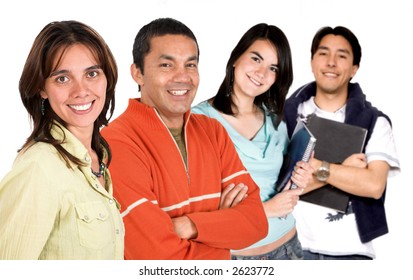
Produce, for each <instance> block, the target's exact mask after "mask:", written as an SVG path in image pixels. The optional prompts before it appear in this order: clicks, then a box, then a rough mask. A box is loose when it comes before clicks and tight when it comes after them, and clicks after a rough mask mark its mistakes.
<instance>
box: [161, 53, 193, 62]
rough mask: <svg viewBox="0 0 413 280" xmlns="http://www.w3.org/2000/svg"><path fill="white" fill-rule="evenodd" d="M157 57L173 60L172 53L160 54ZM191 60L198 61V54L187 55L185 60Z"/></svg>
mask: <svg viewBox="0 0 413 280" xmlns="http://www.w3.org/2000/svg"><path fill="white" fill-rule="evenodd" d="M159 58H160V59H167V60H175V59H174V57H173V56H172V55H168V54H162V55H161V56H160V57H159ZM193 60H196V61H198V56H197V55H193V56H190V57H188V59H187V60H186V61H193Z"/></svg>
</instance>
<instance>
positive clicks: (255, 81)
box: [250, 78, 261, 86]
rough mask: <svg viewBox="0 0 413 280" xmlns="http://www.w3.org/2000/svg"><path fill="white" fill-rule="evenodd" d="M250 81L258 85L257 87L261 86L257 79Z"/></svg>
mask: <svg viewBox="0 0 413 280" xmlns="http://www.w3.org/2000/svg"><path fill="white" fill-rule="evenodd" d="M250 80H251V82H253V83H254V84H256V85H257V86H260V85H261V83H260V82H258V81H257V80H255V79H253V78H250Z"/></svg>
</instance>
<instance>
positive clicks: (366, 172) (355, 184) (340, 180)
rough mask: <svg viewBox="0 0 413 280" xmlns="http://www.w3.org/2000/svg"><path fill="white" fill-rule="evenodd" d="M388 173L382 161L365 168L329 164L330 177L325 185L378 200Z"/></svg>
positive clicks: (387, 167)
mask: <svg viewBox="0 0 413 280" xmlns="http://www.w3.org/2000/svg"><path fill="white" fill-rule="evenodd" d="M319 164H320V165H321V162H320V163H319ZM388 171H389V166H388V164H387V163H386V162H383V161H374V162H371V163H369V164H368V165H367V167H366V168H360V167H354V166H347V165H343V164H330V176H329V178H328V179H327V181H326V182H325V183H329V184H331V185H333V186H335V187H336V188H339V189H341V190H343V191H345V192H347V193H350V194H353V195H357V196H362V197H370V198H375V199H378V198H380V197H381V196H382V194H383V192H384V189H385V186H386V181H387V174H388ZM320 184H322V182H320ZM315 186H317V184H315Z"/></svg>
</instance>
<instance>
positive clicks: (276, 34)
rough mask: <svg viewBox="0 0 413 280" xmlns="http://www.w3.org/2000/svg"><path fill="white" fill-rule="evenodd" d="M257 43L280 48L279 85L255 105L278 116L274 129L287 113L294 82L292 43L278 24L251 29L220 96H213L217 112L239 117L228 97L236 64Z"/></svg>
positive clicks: (232, 58)
mask: <svg viewBox="0 0 413 280" xmlns="http://www.w3.org/2000/svg"><path fill="white" fill-rule="evenodd" d="M257 40H268V41H269V42H270V43H271V44H273V45H274V46H275V47H276V49H277V55H278V72H277V79H276V81H275V83H274V84H273V85H272V86H271V87H270V88H269V90H268V91H267V92H265V93H263V94H261V95H259V96H257V97H255V99H254V104H255V105H257V106H258V107H259V108H264V106H265V107H266V108H267V109H268V110H269V112H270V114H273V115H275V116H278V117H276V118H275V117H274V118H273V120H274V121H273V122H274V127H275V128H277V127H278V125H279V123H280V122H281V120H282V116H283V114H284V104H285V99H286V97H287V94H288V91H289V89H290V86H291V84H292V82H293V65H292V56H291V49H290V44H289V43H288V40H287V37H286V36H285V34H284V32H282V31H281V29H279V28H278V27H276V26H274V25H268V24H266V23H260V24H257V25H255V26H253V27H251V28H250V29H249V30H248V31H247V32H246V33H245V34H244V35H243V36H242V38H241V39H240V41H239V42H238V44H237V45H236V46H235V48H234V50H233V51H232V53H231V56H230V58H229V60H228V63H227V67H226V75H225V78H224V80H223V81H222V84H221V86H220V87H219V89H218V93H217V94H216V95H215V97H213V102H212V105H213V106H214V108H216V109H217V110H219V111H221V112H222V113H224V114H227V115H232V116H233V115H235V113H236V112H234V111H233V109H232V108H233V107H236V106H235V104H234V103H233V101H232V98H231V96H230V95H229V94H228V93H230V92H232V90H233V89H232V87H233V81H234V69H233V65H234V63H235V62H236V61H237V59H238V58H239V57H240V56H241V55H242V54H243V53H244V52H245V51H246V50H247V49H248V48H249V47H250V46H251V45H252V44H253V43H254V42H255V41H257Z"/></svg>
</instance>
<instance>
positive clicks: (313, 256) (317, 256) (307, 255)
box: [303, 250, 372, 260]
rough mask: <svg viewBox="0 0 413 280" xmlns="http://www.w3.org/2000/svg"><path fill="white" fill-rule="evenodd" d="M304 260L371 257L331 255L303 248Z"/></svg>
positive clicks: (363, 258)
mask: <svg viewBox="0 0 413 280" xmlns="http://www.w3.org/2000/svg"><path fill="white" fill-rule="evenodd" d="M303 252H304V259H305V260H372V258H370V257H368V256H363V255H343V256H331V255H325V254H319V253H313V252H310V251H307V250H304V251H303Z"/></svg>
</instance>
